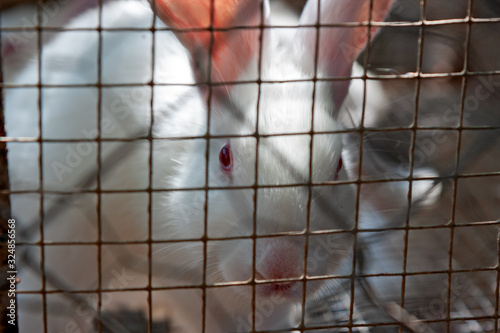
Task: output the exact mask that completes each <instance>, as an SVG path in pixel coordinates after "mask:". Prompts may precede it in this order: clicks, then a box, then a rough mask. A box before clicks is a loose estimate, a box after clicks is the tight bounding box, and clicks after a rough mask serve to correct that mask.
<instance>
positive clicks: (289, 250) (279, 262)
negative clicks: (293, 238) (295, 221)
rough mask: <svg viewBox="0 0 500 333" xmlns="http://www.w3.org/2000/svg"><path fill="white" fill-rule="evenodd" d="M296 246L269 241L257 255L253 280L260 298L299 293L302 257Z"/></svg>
mask: <svg viewBox="0 0 500 333" xmlns="http://www.w3.org/2000/svg"><path fill="white" fill-rule="evenodd" d="M300 250H301V249H300V248H298V247H297V244H293V243H291V242H287V241H281V240H279V239H278V240H275V239H270V240H269V241H268V242H266V244H265V245H264V249H263V251H259V253H258V254H257V262H256V272H255V279H256V280H257V281H258V282H263V281H268V280H278V281H269V283H263V284H260V285H259V286H258V287H257V292H258V293H259V294H260V295H261V296H265V297H270V296H274V295H276V296H292V295H294V294H296V293H297V292H299V293H300V290H301V288H300V285H301V284H300V282H299V281H298V279H300V278H301V277H302V275H303V273H304V272H303V268H302V267H303V255H302V254H301V251H300Z"/></svg>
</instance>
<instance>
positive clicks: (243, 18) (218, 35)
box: [149, 0, 267, 82]
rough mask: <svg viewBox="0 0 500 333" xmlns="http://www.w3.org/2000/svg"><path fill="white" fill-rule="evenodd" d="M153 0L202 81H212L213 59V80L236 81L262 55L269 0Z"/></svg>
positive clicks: (162, 18) (153, 4)
mask: <svg viewBox="0 0 500 333" xmlns="http://www.w3.org/2000/svg"><path fill="white" fill-rule="evenodd" d="M149 1H150V2H151V5H152V7H153V9H154V10H155V11H156V14H157V15H158V16H159V17H160V19H161V20H162V21H163V22H165V23H166V24H167V25H168V26H169V27H170V28H172V29H174V32H175V34H176V35H177V37H178V38H179V40H180V41H181V42H182V44H183V45H184V46H185V47H186V48H187V49H188V51H189V52H190V53H191V57H192V62H193V66H194V69H195V73H196V76H197V80H198V82H207V81H208V75H207V73H208V68H209V63H210V61H211V66H212V67H211V77H210V79H211V82H223V81H224V82H226V81H234V80H236V79H238V78H239V77H240V75H241V74H242V73H243V72H244V71H245V70H246V69H247V67H248V66H249V64H250V62H251V60H252V59H253V58H254V57H256V56H257V55H258V54H259V39H260V38H259V36H260V32H261V29H260V25H261V17H264V16H265V15H261V8H267V6H266V5H267V0H264V6H261V3H262V1H259V0H149ZM211 29H214V30H213V32H212V31H211ZM212 41H213V42H212ZM210 49H211V51H212V52H211V55H210V56H209V50H210Z"/></svg>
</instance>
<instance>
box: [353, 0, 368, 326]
mask: <svg viewBox="0 0 500 333" xmlns="http://www.w3.org/2000/svg"><path fill="white" fill-rule="evenodd" d="M373 1H374V0H370V6H369V9H368V10H369V11H368V24H367V26H366V30H367V31H366V33H367V38H366V45H365V50H366V51H365V55H364V59H363V61H364V63H363V75H362V80H363V100H362V106H361V119H360V124H359V128H358V129H357V131H358V135H359V152H358V161H359V162H358V170H357V174H358V177H357V179H356V182H355V184H356V185H355V186H356V205H355V206H356V209H355V217H354V228H353V230H352V232H353V234H354V237H353V245H352V253H353V259H352V271H351V274H350V280H351V290H350V293H351V299H350V303H349V321H348V329H349V332H352V330H353V327H354V299H355V296H356V288H355V285H356V275H357V272H356V268H357V265H358V259H359V258H358V257H357V256H358V255H359V254H360V253H361V252H360V251H359V248H358V237H359V232H358V229H359V217H360V215H359V210H360V201H361V186H362V184H363V179H362V170H363V137H364V132H365V130H366V129H365V115H366V88H367V84H366V81H367V79H368V75H367V66H368V60H369V57H370V42H371V37H372V36H371V31H372V18H373ZM354 61H356V60H354ZM350 75H351V77H352V73H351V74H350ZM351 80H352V79H351ZM360 262H361V259H360Z"/></svg>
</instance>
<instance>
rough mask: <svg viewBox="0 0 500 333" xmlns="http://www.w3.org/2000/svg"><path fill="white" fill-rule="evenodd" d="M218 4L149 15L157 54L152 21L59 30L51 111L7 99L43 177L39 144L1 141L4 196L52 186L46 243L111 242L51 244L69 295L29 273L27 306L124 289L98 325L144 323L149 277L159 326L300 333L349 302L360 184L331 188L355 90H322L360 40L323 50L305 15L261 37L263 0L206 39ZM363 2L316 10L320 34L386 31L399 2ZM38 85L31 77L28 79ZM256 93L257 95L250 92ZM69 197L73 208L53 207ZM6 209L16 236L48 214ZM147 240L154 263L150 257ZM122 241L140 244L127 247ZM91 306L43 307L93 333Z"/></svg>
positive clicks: (44, 73) (312, 19) (51, 54)
mask: <svg viewBox="0 0 500 333" xmlns="http://www.w3.org/2000/svg"><path fill="white" fill-rule="evenodd" d="M210 3H211V1H209V0H196V1H194V0H193V1H167V0H161V1H159V0H158V1H156V2H155V3H154V5H153V7H154V8H155V9H156V12H157V14H158V16H159V17H160V19H162V20H163V22H165V23H166V24H167V25H168V26H170V27H171V28H174V29H177V30H176V35H174V34H173V33H172V32H170V31H161V30H162V29H163V28H164V27H165V26H163V25H162V24H161V23H157V24H156V27H157V28H159V30H158V31H156V33H155V37H154V44H153V37H152V34H151V33H150V31H149V30H148V29H149V28H150V26H151V24H152V22H153V15H152V11H151V9H150V8H148V7H147V6H145V5H144V4H142V3H139V2H133V1H132V2H121V1H120V2H113V3H109V4H106V5H105V6H103V9H102V27H103V28H104V29H107V28H113V29H124V30H122V31H106V30H104V31H103V32H102V35H101V38H100V37H99V34H98V33H97V32H96V31H91V32H81V31H80V32H62V33H61V35H60V36H57V37H56V38H55V39H54V41H53V42H51V43H50V44H49V45H47V47H46V48H45V49H44V52H43V55H42V64H41V73H40V74H41V76H40V79H41V80H40V83H41V84H43V85H49V86H48V87H47V86H45V87H44V88H42V89H41V95H40V96H38V94H39V93H38V92H39V90H38V89H37V88H36V87H34V88H12V89H7V91H6V122H7V131H8V135H9V136H10V137H32V138H34V139H36V138H37V137H38V136H39V135H41V137H42V139H44V140H49V141H46V142H44V143H43V144H42V149H43V158H42V170H38V167H37V165H38V163H39V156H38V155H39V151H38V150H39V145H38V143H36V142H34V143H26V142H20V143H14V142H12V143H9V172H10V175H11V179H12V183H11V186H12V190H14V191H16V190H35V192H36V190H38V189H39V186H40V184H39V182H40V180H42V181H43V183H42V185H43V190H44V191H48V192H47V194H46V196H45V197H44V199H43V201H42V202H43V203H44V212H45V213H44V228H43V230H44V233H43V237H44V240H45V241H46V242H51V241H55V242H61V241H62V242H74V241H84V242H94V243H95V242H96V241H97V240H99V241H102V242H105V244H104V245H102V246H100V247H97V246H95V245H92V244H88V243H87V244H82V245H79V246H75V245H72V244H64V245H47V246H45V247H44V272H45V273H50V274H51V276H53V275H56V276H57V279H58V280H60V283H56V282H54V279H51V278H49V277H47V279H46V280H40V279H37V278H36V276H35V275H30V274H28V273H24V274H26V277H25V278H22V281H24V282H22V283H21V284H20V285H19V288H20V289H21V290H31V291H37V290H39V289H40V288H41V286H42V283H45V284H46V288H47V289H50V290H52V289H54V288H55V289H60V288H62V289H71V290H76V291H78V290H90V291H92V290H96V289H97V288H101V289H105V290H107V289H116V288H118V289H132V290H131V291H128V292H125V291H123V292H119V293H118V292H109V293H102V294H101V309H102V310H106V311H107V310H113V309H114V310H116V309H119V308H120V307H123V306H124V305H125V306H128V307H133V308H139V309H144V310H145V311H147V307H148V300H147V296H148V294H147V292H145V291H142V292H140V291H136V289H139V290H140V289H141V288H142V289H144V288H145V287H146V286H147V285H148V271H149V268H148V267H151V269H152V271H151V274H152V285H151V287H153V288H157V289H153V291H152V301H151V302H152V304H153V306H154V308H153V312H152V313H153V316H154V317H156V316H159V315H160V314H158V313H159V312H161V311H160V310H159V309H160V308H163V304H165V303H167V304H170V307H171V308H173V309H174V311H175V317H174V323H175V321H177V322H178V325H179V326H180V327H181V328H182V329H184V331H186V332H201V331H203V329H202V325H203V324H204V325H205V327H204V332H236V331H238V332H242V331H249V330H251V329H252V326H253V327H254V328H255V329H259V330H269V329H281V330H293V328H294V327H296V326H297V325H299V324H300V322H301V315H300V311H294V310H299V309H300V305H301V304H302V303H303V299H304V298H305V299H307V300H309V299H314V298H316V297H319V296H321V295H324V294H326V293H339V294H340V292H341V290H342V286H343V285H344V284H345V283H347V284H348V283H350V281H351V278H350V274H351V273H352V270H353V266H354V263H353V253H354V247H355V245H354V244H355V243H354V239H355V233H354V231H353V229H354V228H355V227H356V195H355V190H354V188H353V186H352V185H349V184H337V183H335V181H336V180H346V179H347V175H346V172H345V170H344V169H343V168H342V162H341V159H340V154H341V150H342V140H341V134H340V133H338V132H337V131H338V130H339V129H340V127H339V126H338V124H337V121H336V119H335V116H336V113H337V111H338V109H339V107H340V105H341V104H342V102H343V99H344V98H345V94H346V92H347V87H348V84H349V80H348V79H345V80H341V81H326V80H325V81H318V82H317V83H316V84H314V81H313V79H314V77H315V76H317V77H318V78H321V79H324V78H330V77H348V76H349V74H350V71H351V66H352V63H353V61H354V59H355V58H356V56H357V55H358V52H359V51H361V50H362V49H363V47H364V46H365V44H366V41H367V36H368V27H367V26H358V27H349V28H346V27H344V28H338V27H324V28H321V29H320V31H321V32H320V37H319V38H317V36H316V35H317V29H316V28H315V27H314V25H315V24H316V21H317V16H318V15H317V9H318V2H317V1H314V0H310V1H309V2H308V4H307V5H306V8H305V10H304V13H303V14H302V17H301V21H300V24H301V25H309V27H302V28H297V29H293V30H292V29H274V28H273V29H263V30H261V29H260V27H259V25H260V24H261V23H263V24H265V23H266V19H267V16H268V13H267V11H268V10H267V8H268V4H267V1H264V2H263V3H261V2H260V1H253V0H247V1H239V2H234V1H231V0H228V1H217V2H215V4H216V5H215V10H214V14H213V17H214V22H215V27H216V28H228V27H235V26H237V27H239V29H236V30H235V29H233V30H224V29H223V30H221V31H216V32H214V34H213V38H211V35H210V33H209V32H208V31H206V30H200V29H199V28H206V27H208V26H209V23H210ZM370 3H371V1H369V0H350V1H347V0H336V1H333V0H328V1H327V0H323V1H321V10H320V13H321V15H320V16H321V17H320V23H321V24H338V23H344V22H367V21H368V19H369V18H370V17H371V18H372V20H374V21H381V20H383V19H384V17H385V15H386V13H387V11H388V10H389V8H390V6H391V4H392V1H390V0H378V1H374V2H373V10H372V15H370V13H369V11H370V8H371V6H370ZM261 9H263V11H264V12H263V13H261ZM91 15H95V13H93V12H87V13H85V14H83V15H82V16H80V17H79V18H77V19H76V20H74V21H73V22H72V23H71V24H69V25H68V28H71V27H73V26H78V25H79V24H80V23H81V22H83V21H85V20H87V19H89V17H90V16H91ZM261 19H264V21H263V22H261ZM252 26H253V28H249V27H252ZM134 29H139V30H137V31H134ZM141 29H142V30H141ZM182 29H194V30H187V31H182ZM372 29H373V30H372V35H373V33H374V32H375V30H376V29H375V28H372ZM261 31H262V36H261ZM317 39H318V40H319V46H318V48H316V40H317ZM179 40H180V41H181V42H182V45H183V46H184V47H185V48H183V46H182V45H181V43H179ZM261 41H262V47H261ZM316 49H317V50H318V55H317V60H318V62H317V66H316V64H315V58H316V51H315V50H316ZM153 51H154V57H152V56H151V55H152V52H153ZM210 51H211V52H212V57H208V54H209V53H210ZM99 52H100V53H99ZM99 54H101V55H102V60H101V61H100V62H99V61H98V60H97V59H98V58H99V57H98V55H99ZM153 59H154V61H153ZM315 73H316V74H317V75H315ZM33 76H35V78H37V77H38V71H37V68H36V66H30V67H28V68H26V69H25V70H24V71H23V72H22V73H21V74H20V76H19V78H18V80H19V82H25V80H26V77H33ZM259 77H260V79H262V80H263V81H264V82H263V83H260V84H257V83H256V82H255V80H257V79H259ZM208 78H210V79H211V81H212V82H215V85H213V86H212V87H211V88H210V89H209V88H208V86H207V85H194V84H195V83H199V82H206V81H207V79H208ZM286 80H292V82H284V81H286ZM234 81H243V83H234ZM266 81H267V82H266ZM98 82H99V83H101V84H102V85H103V86H102V87H100V88H96V87H95V84H96V83H98ZM151 82H152V83H153V85H152V87H151V85H150V83H151ZM332 82H333V83H332ZM68 84H69V85H72V86H70V87H61V85H68ZM50 85H54V86H52V87H51V86H50ZM93 85H94V86H93ZM332 89H333V93H332ZM38 99H40V100H39V101H38ZM313 101H314V103H313ZM208 102H210V103H211V104H210V108H209V110H208V108H207V105H208V104H207V103H208ZM39 105H41V107H42V110H41V117H42V119H41V120H40V123H41V132H39V130H38V123H39V120H38V115H39V112H38V106H39ZM151 106H152V108H153V110H152V112H151V111H150V108H151ZM151 114H152V115H153V119H151ZM151 126H152V127H151ZM312 132H314V133H316V132H321V134H313V135H312ZM98 133H99V134H100V137H99V138H100V139H101V142H100V144H99V145H98V144H97V141H96V140H97V139H98V136H97V134H98ZM149 135H151V137H152V138H149ZM207 135H209V136H210V137H209V139H208V141H207V139H206V138H207ZM68 139H73V142H68V141H67V140H68ZM75 139H76V141H75ZM132 139H134V140H132ZM58 140H59V141H58ZM65 140H66V141H65ZM149 165H151V166H152V170H150V168H149ZM98 168H99V170H100V173H97V172H96V171H97V170H98ZM206 168H208V170H206ZM39 172H41V173H42V177H40V175H39ZM207 177H208V179H207ZM150 180H151V184H150ZM311 184H314V186H311ZM207 188H208V189H207ZM148 189H149V191H148ZM96 190H98V191H96ZM120 191H121V192H122V193H120ZM127 191H128V192H127ZM96 192H98V193H99V194H96ZM65 193H67V194H65ZM69 193H74V194H73V195H72V196H71V198H75V199H74V200H73V199H69V200H70V202H69V207H61V206H60V205H61V202H60V201H58V200H60V199H61V198H66V199H67V198H68V197H69ZM33 197H34V198H33ZM12 201H13V212H14V214H15V216H16V218H18V219H19V221H24V220H26V219H29V218H30V217H31V216H35V217H36V216H37V215H38V213H37V212H38V209H39V206H38V204H39V203H40V199H39V197H38V196H37V195H36V193H35V194H32V196H31V197H29V196H28V195H23V194H18V195H12ZM96 202H98V203H99V204H97V205H96ZM27 205H31V206H30V207H29V209H27V208H26V206H27ZM66 205H68V203H66ZM150 205H151V209H149V208H148V207H149V206H150ZM51 207H52V208H51ZM54 207H55V209H54ZM96 207H98V209H96ZM78 209H81V211H82V212H83V214H81V213H78V212H75V211H76V210H78ZM55 210H60V214H57V213H56V212H55ZM149 212H151V216H149V215H150V214H149ZM98 215H99V217H97V216H98ZM150 220H151V221H152V223H151V232H150V233H149V223H148V222H149V221H150ZM35 222H36V220H35ZM26 227H28V226H26ZM37 228H38V229H37ZM35 229H36V230H39V229H40V228H39V227H38V226H37V224H35ZM149 234H151V238H152V241H153V244H152V245H151V252H152V262H151V263H149V262H148V260H147V259H144V258H147V256H148V251H149V250H148V245H147V244H148V243H147V242H146V241H147V240H148V238H149V236H148V235H149ZM25 237H26V239H31V240H36V237H35V236H34V235H33V234H30V235H27V236H25ZM127 241H134V242H136V243H137V244H121V243H119V242H127ZM106 242H108V243H106ZM109 242H111V243H109ZM141 242H142V243H141ZM31 251H32V252H30V254H29V255H30V256H31V257H36V256H37V255H39V253H38V254H37V249H36V247H32V248H31ZM306 255H307V257H306ZM98 257H99V258H102V259H100V260H99V261H98V260H97V258H98ZM141 258H142V259H141ZM99 263H100V264H99ZM304 264H306V265H307V269H306V271H305V268H304ZM19 265H20V270H22V269H23V267H22V265H23V262H20V263H19ZM99 265H100V267H101V268H100V269H98V267H99ZM149 265H150V266H149ZM25 266H28V264H26V265H25ZM24 270H25V272H26V271H27V269H26V268H25V269H24ZM99 272H101V275H102V277H101V278H98V273H99ZM118 276H120V277H118ZM338 277H343V278H338ZM276 280H278V281H276ZM254 283H255V287H253V285H254ZM179 286H182V287H184V288H183V289H172V287H179ZM89 295H90V296H88V295H87V294H85V295H84V296H82V298H79V299H77V306H74V305H73V306H67V307H64V308H57V307H56V306H57V304H59V305H60V304H61V302H64V298H63V297H61V295H60V294H58V293H54V294H49V295H47V298H46V300H45V301H44V302H47V304H48V306H47V309H48V310H47V313H46V316H47V317H48V324H47V325H48V327H49V328H50V329H51V330H53V331H55V332H59V331H63V330H65V329H66V330H67V329H68V325H69V326H70V327H72V329H75V327H76V328H78V329H80V330H82V331H91V330H92V321H93V319H94V318H93V314H94V313H95V310H92V311H90V310H89V307H90V308H97V296H96V295H94V296H95V297H94V298H92V297H91V296H92V295H93V294H92V293H90V294H89ZM30 297H31V298H30ZM23 301H24V302H25V303H24V304H28V303H29V302H31V303H30V304H38V306H41V305H40V302H41V300H40V299H36V297H35V296H29V295H21V296H20V306H21V307H23ZM37 302H38V303H37ZM58 302H59V303H58ZM70 304H71V303H70ZM42 305H43V304H42ZM33 306H34V305H32V307H33ZM28 308H29V306H28V305H26V306H25V311H24V313H21V322H22V323H23V325H26V326H24V327H21V328H22V329H25V330H26V331H29V329H30V328H27V327H29V326H28V325H30V324H29V323H28V320H23V318H22V315H24V316H26V317H24V318H27V317H28V316H31V317H30V323H31V325H36V324H33V323H34V322H35V323H37V322H36V321H35V319H33V318H35V317H36V316H35V315H34V314H33V313H36V311H35V312H33V311H32V312H31V314H30V311H29V310H30V309H28ZM306 308H307V303H306ZM56 309H57V310H56ZM306 310H307V309H305V310H304V311H306ZM203 312H204V313H205V315H204V316H202V313H203ZM38 323H40V321H39V322H38ZM305 324H307V323H305ZM35 327H36V326H35Z"/></svg>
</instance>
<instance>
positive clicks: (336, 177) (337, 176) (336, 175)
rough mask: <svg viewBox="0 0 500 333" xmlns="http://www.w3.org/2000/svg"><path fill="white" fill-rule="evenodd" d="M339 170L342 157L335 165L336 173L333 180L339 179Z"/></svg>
mask: <svg viewBox="0 0 500 333" xmlns="http://www.w3.org/2000/svg"><path fill="white" fill-rule="evenodd" d="M340 170H342V157H341V158H339V163H338V164H337V171H336V172H335V180H338V179H339V173H340Z"/></svg>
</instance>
